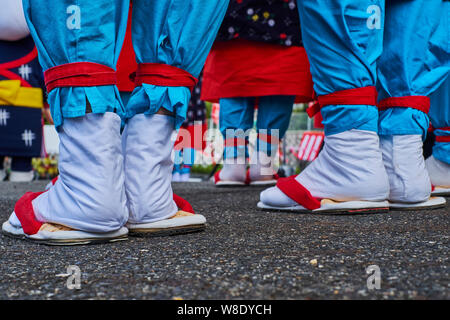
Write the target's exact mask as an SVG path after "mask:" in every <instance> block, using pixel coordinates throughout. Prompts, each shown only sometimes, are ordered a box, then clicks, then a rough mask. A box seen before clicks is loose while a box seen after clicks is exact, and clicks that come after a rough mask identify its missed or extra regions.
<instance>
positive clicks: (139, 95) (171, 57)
mask: <svg viewBox="0 0 450 320" xmlns="http://www.w3.org/2000/svg"><path fill="white" fill-rule="evenodd" d="M228 2H229V1H228V0H218V1H202V0H166V1H147V0H135V1H133V17H132V21H133V26H132V35H133V46H134V50H135V52H136V60H137V62H138V63H161V64H167V65H170V66H174V67H177V68H180V69H183V70H185V71H187V72H189V73H190V74H192V75H193V76H194V77H196V78H198V76H199V74H200V72H201V70H202V68H203V65H204V63H205V60H206V57H207V55H208V53H209V51H210V49H211V47H212V44H213V42H214V39H215V37H216V34H217V32H218V31H219V27H220V25H221V22H222V20H223V17H224V16H225V12H226V9H227V7H228ZM190 96H191V94H190V91H189V89H188V88H187V87H165V86H156V85H151V84H145V83H144V84H143V85H142V86H139V87H137V88H136V89H135V90H134V91H133V95H132V96H131V98H130V100H129V102H128V105H127V118H128V119H129V118H132V117H133V116H134V115H136V114H139V113H144V114H146V115H151V114H154V113H156V112H157V111H158V110H159V109H160V108H165V109H167V110H169V111H170V112H174V113H175V115H176V123H175V126H176V127H177V128H179V126H180V125H181V124H182V123H183V121H184V119H185V118H186V112H187V107H188V103H189V99H190Z"/></svg>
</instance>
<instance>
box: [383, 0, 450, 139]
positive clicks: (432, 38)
mask: <svg viewBox="0 0 450 320" xmlns="http://www.w3.org/2000/svg"><path fill="white" fill-rule="evenodd" d="M449 10H450V2H448V1H447V2H446V1H442V0H414V1H411V0H407V1H405V0H395V1H387V2H386V23H385V33H384V49H383V54H382V55H381V57H380V60H379V62H378V80H379V81H378V92H379V98H380V99H385V98H388V97H403V96H415V95H419V96H429V95H430V94H431V93H432V92H433V91H435V90H436V89H437V88H438V87H439V85H440V84H441V83H442V82H443V81H444V79H445V77H446V76H447V74H448V73H449V72H450V60H449V59H450V50H449V46H450V41H449V38H448V37H449V30H450V26H449V22H450V11H449ZM428 124H429V118H428V116H427V115H426V114H425V113H423V112H421V111H418V110H415V109H410V108H392V109H388V110H386V111H382V112H381V113H380V120H379V134H380V135H398V134H400V135H401V134H421V135H422V136H423V137H424V138H425V136H426V132H427V130H428Z"/></svg>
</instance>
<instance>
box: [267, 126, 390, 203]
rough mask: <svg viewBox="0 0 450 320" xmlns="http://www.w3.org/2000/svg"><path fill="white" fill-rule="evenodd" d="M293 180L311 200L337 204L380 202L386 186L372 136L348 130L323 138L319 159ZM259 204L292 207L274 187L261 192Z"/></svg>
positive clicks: (377, 145) (375, 137)
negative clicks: (305, 191)
mask: <svg viewBox="0 0 450 320" xmlns="http://www.w3.org/2000/svg"><path fill="white" fill-rule="evenodd" d="M296 180H297V181H298V182H299V183H300V184H302V185H303V186H304V187H305V188H306V189H308V190H309V191H310V193H311V195H312V196H313V197H316V198H321V199H332V200H337V201H353V200H367V201H383V200H386V199H387V197H388V195H389V183H388V177H387V175H386V170H385V169H384V166H383V160H382V156H381V151H380V147H379V138H378V135H377V133H376V132H372V131H365V130H357V129H352V130H348V131H345V132H342V133H338V134H334V135H328V136H326V137H325V145H324V148H323V149H322V151H321V152H320V154H319V156H318V157H317V159H316V160H314V161H313V162H312V163H311V164H310V165H309V166H308V167H307V168H306V169H305V170H303V171H302V172H301V173H300V174H299V175H298V176H297V177H296ZM260 198H261V202H263V203H264V204H267V205H272V206H283V207H284V206H294V205H296V203H295V202H294V201H293V200H292V199H290V198H289V197H288V196H287V195H285V194H284V193H283V192H281V190H280V189H278V188H277V187H272V188H269V189H266V190H264V191H263V192H262V193H261V196H260Z"/></svg>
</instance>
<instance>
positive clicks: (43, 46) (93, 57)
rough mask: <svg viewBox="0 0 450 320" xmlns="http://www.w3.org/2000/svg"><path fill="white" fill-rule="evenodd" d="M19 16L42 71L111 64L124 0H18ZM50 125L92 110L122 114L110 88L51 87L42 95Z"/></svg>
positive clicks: (122, 23) (117, 50) (117, 45)
mask: <svg viewBox="0 0 450 320" xmlns="http://www.w3.org/2000/svg"><path fill="white" fill-rule="evenodd" d="M23 5H24V12H25V17H26V20H27V23H28V26H29V29H30V32H31V35H32V36H33V39H34V41H35V43H36V47H37V49H38V52H39V61H40V63H41V65H42V68H43V69H44V70H47V69H49V68H51V67H55V66H58V65H61V64H66V63H71V62H95V63H99V64H103V65H106V66H108V67H111V68H114V69H115V66H116V63H117V60H118V57H119V53H120V50H121V47H122V43H123V39H124V37H125V30H126V24H127V15H128V7H129V0H112V1H110V0H98V1H88V0H78V1H75V2H74V1H72V0H58V1H47V0H23ZM48 102H49V104H50V110H51V113H52V117H53V121H54V122H55V125H56V126H57V127H59V126H60V125H61V124H62V123H63V119H64V118H75V117H81V116H83V115H85V113H86V106H87V102H89V105H90V107H91V109H92V112H93V113H105V112H114V111H116V112H117V113H119V114H120V115H122V114H123V112H124V109H123V105H122V103H121V102H120V98H119V92H118V90H117V87H116V86H113V85H108V86H97V87H67V88H56V89H54V90H52V91H51V92H50V93H49V95H48Z"/></svg>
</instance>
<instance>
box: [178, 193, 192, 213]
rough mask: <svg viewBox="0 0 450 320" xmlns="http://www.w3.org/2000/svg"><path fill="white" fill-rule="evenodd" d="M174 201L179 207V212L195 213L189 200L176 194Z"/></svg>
mask: <svg viewBox="0 0 450 320" xmlns="http://www.w3.org/2000/svg"><path fill="white" fill-rule="evenodd" d="M173 201H175V204H176V205H177V207H178V209H179V210H182V211H186V212H190V213H195V212H194V209H193V208H192V206H191V204H190V203H189V202H188V201H187V200H185V199H183V198H182V197H180V196H179V195H176V194H175V193H174V194H173Z"/></svg>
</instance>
